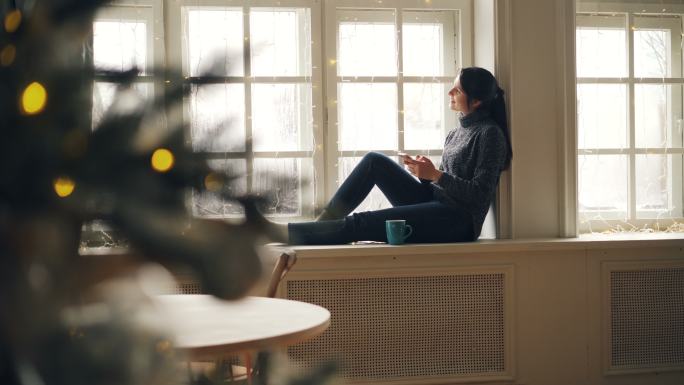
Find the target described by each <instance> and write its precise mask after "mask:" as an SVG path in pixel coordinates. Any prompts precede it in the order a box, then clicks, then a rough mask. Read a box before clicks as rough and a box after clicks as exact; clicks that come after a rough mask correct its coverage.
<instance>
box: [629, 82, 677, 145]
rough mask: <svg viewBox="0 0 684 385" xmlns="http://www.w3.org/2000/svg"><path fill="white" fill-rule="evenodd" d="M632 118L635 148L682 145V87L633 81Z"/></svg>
mask: <svg viewBox="0 0 684 385" xmlns="http://www.w3.org/2000/svg"><path fill="white" fill-rule="evenodd" d="M634 120H635V121H634V124H635V130H636V132H635V137H636V146H637V147H642V148H643V147H647V148H648V147H650V148H655V147H681V146H682V86H680V85H668V84H636V85H635V86H634Z"/></svg>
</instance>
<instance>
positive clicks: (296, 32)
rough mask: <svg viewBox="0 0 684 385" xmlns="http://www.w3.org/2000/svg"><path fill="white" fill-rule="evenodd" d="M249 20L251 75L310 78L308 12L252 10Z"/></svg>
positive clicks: (309, 25)
mask: <svg viewBox="0 0 684 385" xmlns="http://www.w3.org/2000/svg"><path fill="white" fill-rule="evenodd" d="M249 18H250V43H251V53H252V75H254V76H306V75H310V73H311V71H310V68H311V23H310V17H309V12H308V10H307V11H305V10H303V9H300V10H295V9H288V10H284V9H255V8H252V9H251V10H250V14H249Z"/></svg>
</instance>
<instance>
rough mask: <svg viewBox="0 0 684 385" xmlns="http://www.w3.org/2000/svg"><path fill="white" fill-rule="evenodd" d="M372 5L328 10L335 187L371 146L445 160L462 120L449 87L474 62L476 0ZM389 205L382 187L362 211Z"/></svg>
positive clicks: (345, 4) (330, 129) (330, 130)
mask: <svg viewBox="0 0 684 385" xmlns="http://www.w3.org/2000/svg"><path fill="white" fill-rule="evenodd" d="M372 3H373V5H374V6H376V7H378V8H370V7H368V6H359V2H357V1H346V2H343V1H339V2H337V3H336V5H337V6H336V7H335V8H334V9H330V10H327V14H328V15H327V16H328V23H327V25H328V26H329V27H328V30H327V31H326V35H327V40H326V41H327V42H328V47H329V48H328V51H327V59H328V63H327V64H328V66H327V68H328V71H327V90H328V93H327V95H328V98H331V99H332V100H331V102H329V103H328V117H329V119H330V122H329V124H328V137H329V140H328V164H330V165H331V166H330V167H329V169H328V174H329V175H335V176H336V178H335V180H334V181H330V184H329V191H334V190H335V189H336V188H337V187H338V186H339V184H340V183H342V181H343V180H344V179H345V178H346V177H347V176H348V175H349V173H350V172H351V170H352V169H353V167H354V166H355V165H356V164H357V163H358V161H359V160H360V157H361V156H362V155H363V154H365V153H366V152H368V151H371V150H372V151H378V152H383V153H385V154H387V155H395V154H396V153H397V152H398V151H404V152H407V153H409V154H414V155H417V154H423V155H428V156H430V157H431V158H432V159H433V161H434V162H435V163H436V164H438V163H439V158H440V155H441V149H442V146H443V141H444V137H445V135H446V132H447V131H448V130H450V129H452V128H454V126H455V124H456V116H455V114H454V112H452V111H449V109H448V96H447V92H448V90H449V89H450V87H451V85H452V83H453V81H454V76H455V74H456V70H457V69H458V68H459V67H461V66H463V65H468V64H469V55H468V53H469V51H470V46H469V39H468V36H467V35H464V34H463V31H468V30H469V25H467V24H466V23H467V21H468V17H467V15H469V14H470V9H469V3H468V2H466V1H463V2H459V1H452V2H448V7H447V8H440V7H435V4H434V3H432V4H431V3H430V2H424V3H422V4H423V5H425V4H431V5H432V7H428V8H415V4H416V2H402V1H396V2H388V4H393V5H396V6H397V8H387V7H383V6H382V5H383V4H382V3H381V2H372ZM404 3H405V4H404ZM402 5H405V7H402ZM444 5H446V4H444ZM436 9H437V10H436ZM330 139H332V140H330ZM389 206H390V205H389V202H388V201H387V200H386V199H385V197H384V196H383V195H382V193H381V192H380V191H379V190H378V189H377V188H375V189H374V191H373V192H371V195H370V196H369V197H368V198H367V199H366V200H365V201H364V202H363V203H362V204H361V206H360V207H359V208H358V209H357V210H371V209H379V208H384V207H389Z"/></svg>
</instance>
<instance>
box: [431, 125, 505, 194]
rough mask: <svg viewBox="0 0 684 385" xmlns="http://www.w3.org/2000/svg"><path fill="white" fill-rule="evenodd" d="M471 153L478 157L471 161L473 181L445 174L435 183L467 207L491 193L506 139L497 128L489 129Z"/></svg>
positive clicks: (502, 160)
mask: <svg viewBox="0 0 684 385" xmlns="http://www.w3.org/2000/svg"><path fill="white" fill-rule="evenodd" d="M474 150H476V151H477V157H476V158H475V159H474V161H475V168H474V173H473V178H472V179H465V178H462V177H459V176H457V175H452V174H448V173H446V172H445V173H442V176H441V177H440V178H439V180H437V181H436V182H435V184H436V185H437V186H439V187H441V188H442V189H443V190H444V192H445V193H446V194H447V195H448V196H450V197H451V198H453V199H454V200H456V201H460V202H463V203H466V204H476V203H478V202H481V201H482V198H483V197H489V196H490V194H492V192H493V191H494V189H495V188H496V184H497V182H498V180H499V179H498V178H499V174H500V173H501V170H502V168H503V165H504V162H505V159H506V152H507V151H508V150H507V148H506V139H505V138H504V137H503V134H502V133H501V130H500V129H499V128H498V127H496V126H489V127H487V128H486V129H484V130H483V131H482V133H481V134H480V137H479V138H478V140H477V143H476V146H475V148H474Z"/></svg>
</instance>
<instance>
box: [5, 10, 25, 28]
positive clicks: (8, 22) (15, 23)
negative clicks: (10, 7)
mask: <svg viewBox="0 0 684 385" xmlns="http://www.w3.org/2000/svg"><path fill="white" fill-rule="evenodd" d="M19 24H21V11H20V10H18V9H15V10H14V11H12V12H10V13H8V14H7V16H5V31H7V32H9V33H12V32H14V31H16V30H17V29H18V28H19Z"/></svg>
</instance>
